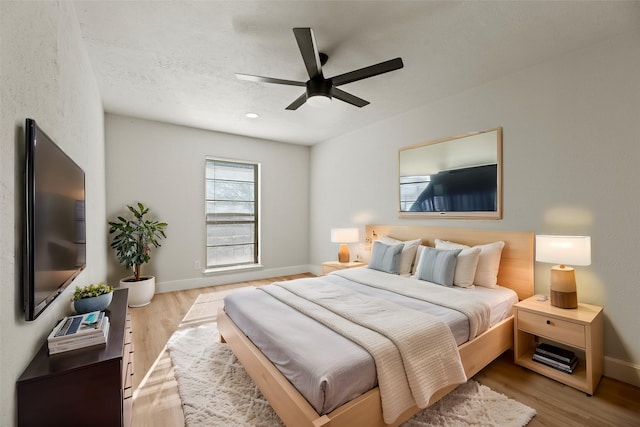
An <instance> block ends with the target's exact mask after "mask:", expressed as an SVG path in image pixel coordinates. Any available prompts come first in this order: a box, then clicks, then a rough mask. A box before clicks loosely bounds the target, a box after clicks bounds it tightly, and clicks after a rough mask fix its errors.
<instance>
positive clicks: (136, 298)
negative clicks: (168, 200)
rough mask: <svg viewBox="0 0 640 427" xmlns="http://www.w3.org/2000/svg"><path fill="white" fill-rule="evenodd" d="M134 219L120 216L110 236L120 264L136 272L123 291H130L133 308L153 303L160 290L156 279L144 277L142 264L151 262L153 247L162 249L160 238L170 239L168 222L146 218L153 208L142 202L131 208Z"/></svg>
mask: <svg viewBox="0 0 640 427" xmlns="http://www.w3.org/2000/svg"><path fill="white" fill-rule="evenodd" d="M127 208H128V209H129V212H130V213H131V214H133V218H124V217H122V216H119V217H118V220H117V221H109V226H110V228H109V234H114V237H113V241H112V242H111V247H112V248H113V249H115V251H116V257H117V258H118V262H120V264H122V265H124V266H125V267H127V268H131V269H133V276H130V277H125V278H124V279H121V280H120V287H121V288H128V289H129V307H142V306H144V305H147V304H149V303H150V302H151V298H153V295H154V294H155V291H156V279H155V277H154V276H147V277H145V276H142V274H141V267H142V264H146V263H147V262H149V261H150V260H151V256H150V252H151V248H158V247H160V246H161V245H160V239H162V238H166V237H167V236H166V235H165V233H164V229H165V227H166V226H167V223H166V222H160V221H153V220H149V219H146V218H145V215H147V214H148V213H149V208H147V207H145V206H144V205H143V204H142V203H139V202H138V206H137V208H136V207H135V206H127Z"/></svg>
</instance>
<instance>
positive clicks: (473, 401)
mask: <svg viewBox="0 0 640 427" xmlns="http://www.w3.org/2000/svg"><path fill="white" fill-rule="evenodd" d="M217 340H218V331H217V329H216V324H215V323H207V324H204V325H201V326H198V327H193V328H187V329H182V330H179V331H176V332H175V333H174V334H173V336H172V337H171V338H170V339H169V342H168V343H167V348H168V349H169V355H170V356H171V360H172V362H173V366H174V370H175V374H176V378H177V381H178V390H179V393H180V397H181V399H182V405H183V409H184V414H185V425H187V426H188V427H196V426H203V427H204V426H207V427H210V426H216V427H218V426H233V427H272V426H282V425H283V424H282V422H281V421H280V420H279V418H278V416H277V415H276V414H275V412H274V411H273V410H272V409H271V407H270V406H269V403H268V402H267V401H266V399H265V398H264V397H263V396H262V394H261V393H260V391H259V390H258V388H257V387H256V386H255V385H254V384H253V382H252V381H251V378H249V376H248V375H247V373H246V372H245V370H244V369H243V368H242V366H241V365H240V363H239V362H238V360H237V359H236V358H235V356H234V355H233V353H232V352H231V350H230V349H229V347H228V346H227V345H226V344H220V343H219V342H218V341H217ZM535 414H536V412H535V410H534V409H532V408H529V407H528V406H526V405H523V404H522V403H520V402H517V401H515V400H512V399H509V398H507V397H506V396H504V395H502V394H500V393H496V392H495V391H493V390H491V389H490V388H488V387H486V386H484V385H482V384H479V383H477V382H476V381H473V380H470V381H469V382H467V383H466V384H463V385H461V386H459V387H458V388H457V389H456V390H454V391H453V392H451V393H449V394H448V395H447V396H445V397H444V398H443V399H441V400H440V401H439V402H438V403H436V404H435V405H433V406H432V407H430V408H427V409H425V410H423V411H422V412H420V413H419V414H417V415H416V416H414V417H413V418H412V419H410V420H409V421H407V422H406V423H404V424H403V426H404V427H422V426H447V427H466V426H496V427H498V426H499V427H509V426H514V427H520V426H525V425H526V424H527V423H528V422H529V421H530V420H531V418H533V416H535Z"/></svg>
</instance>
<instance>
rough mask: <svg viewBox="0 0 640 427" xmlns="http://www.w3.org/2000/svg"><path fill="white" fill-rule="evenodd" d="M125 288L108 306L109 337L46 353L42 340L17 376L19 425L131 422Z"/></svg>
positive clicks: (94, 426) (130, 347) (111, 426)
mask: <svg viewBox="0 0 640 427" xmlns="http://www.w3.org/2000/svg"><path fill="white" fill-rule="evenodd" d="M127 293H128V290H126V289H116V290H115V291H114V294H113V300H112V301H111V304H110V305H109V307H108V308H107V310H106V311H105V312H106V315H107V316H109V323H110V329H109V339H108V341H107V344H106V346H105V345H102V346H94V347H88V348H84V349H79V350H73V351H68V352H65V353H59V354H55V355H52V356H49V354H48V351H47V343H46V341H45V343H44V344H43V345H42V347H41V348H40V350H39V351H38V353H37V354H36V356H35V357H34V358H33V360H32V361H31V363H30V364H29V366H28V367H27V368H26V370H25V371H24V372H23V374H22V376H21V377H20V378H19V379H18V381H17V383H16V386H17V400H18V426H21V427H22V426H45V425H46V426H69V427H72V426H83V427H86V426H91V427H101V426H104V427H116V426H126V427H128V426H130V425H131V409H132V402H133V399H132V397H131V396H132V392H133V390H132V375H133V344H132V340H131V338H132V330H131V320H130V318H129V313H128V310H127Z"/></svg>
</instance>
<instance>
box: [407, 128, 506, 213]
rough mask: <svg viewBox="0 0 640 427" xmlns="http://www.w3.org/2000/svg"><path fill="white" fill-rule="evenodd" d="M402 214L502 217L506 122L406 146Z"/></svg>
mask: <svg viewBox="0 0 640 427" xmlns="http://www.w3.org/2000/svg"><path fill="white" fill-rule="evenodd" d="M398 165H399V166H398V171H399V174H398V175H399V191H398V195H399V202H400V204H399V216H400V217H401V218H443V217H444V218H452V219H502V128H501V127H496V128H492V129H487V130H484V131H479V132H472V133H467V134H464V135H459V136H453V137H448V138H442V139H438V140H435V141H431V142H427V143H425V144H417V145H412V146H409V147H404V148H401V149H400V150H399V153H398Z"/></svg>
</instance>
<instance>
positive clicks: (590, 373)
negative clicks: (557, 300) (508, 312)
mask: <svg viewBox="0 0 640 427" xmlns="http://www.w3.org/2000/svg"><path fill="white" fill-rule="evenodd" d="M537 298H538V296H533V297H531V298H528V299H526V300H524V301H520V302H519V303H517V304H516V305H515V324H514V326H515V337H514V338H515V340H514V353H515V363H517V364H518V365H521V366H524V367H526V368H528V369H531V370H532V371H535V372H538V373H540V374H542V375H545V376H547V377H549V378H553V379H554V380H556V381H559V382H561V383H563V384H566V385H568V386H570V387H573V388H576V389H578V390H581V391H584V392H585V393H587V394H589V395H591V394H593V392H594V391H595V389H596V387H597V386H598V383H599V382H600V377H601V376H602V370H603V365H604V354H603V337H602V318H603V314H602V307H598V306H595V305H590V304H578V308H573V309H564V308H558V307H553V306H552V305H551V303H550V302H549V301H548V300H547V301H538V300H537ZM538 342H548V343H549V344H552V345H557V346H558V347H565V348H567V349H569V350H571V351H573V352H574V353H576V355H577V356H578V360H579V361H578V366H577V367H576V369H575V370H574V372H573V374H565V373H564V372H561V371H558V370H556V369H553V368H550V367H548V366H545V365H543V364H541V363H538V362H534V361H533V360H532V358H531V357H532V356H533V353H534V351H535V348H536V345H537V344H538Z"/></svg>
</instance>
